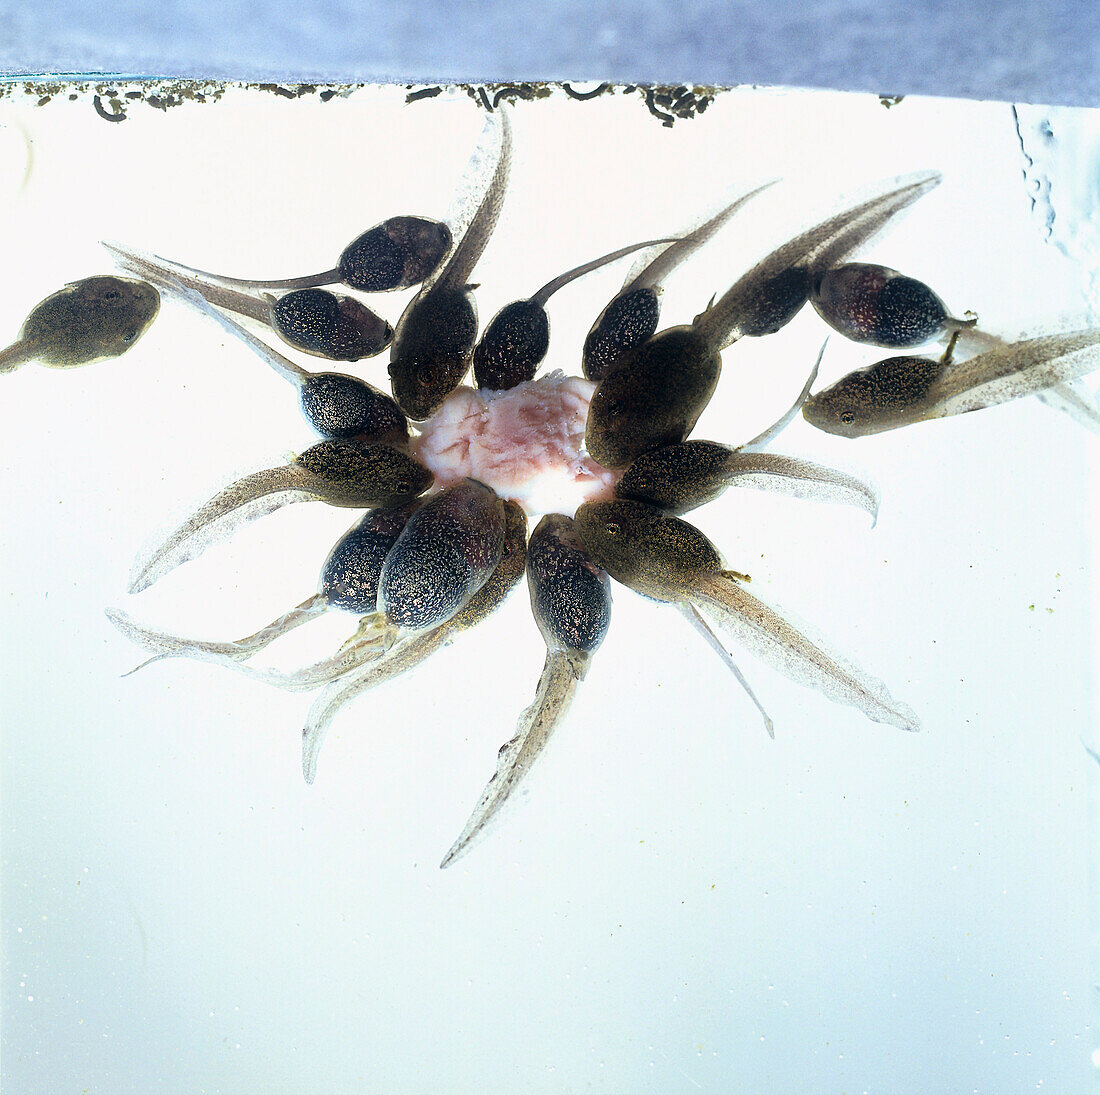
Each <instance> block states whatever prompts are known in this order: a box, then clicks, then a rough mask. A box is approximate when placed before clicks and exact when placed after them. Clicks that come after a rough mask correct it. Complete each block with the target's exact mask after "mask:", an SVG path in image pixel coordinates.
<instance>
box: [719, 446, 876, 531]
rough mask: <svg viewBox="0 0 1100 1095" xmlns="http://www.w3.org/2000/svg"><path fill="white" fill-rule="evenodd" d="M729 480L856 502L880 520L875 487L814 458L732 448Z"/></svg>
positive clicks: (812, 497) (739, 484) (813, 499)
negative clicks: (739, 450)
mask: <svg viewBox="0 0 1100 1095" xmlns="http://www.w3.org/2000/svg"><path fill="white" fill-rule="evenodd" d="M725 482H726V485H727V486H730V487H752V488H753V489H755V490H766V491H771V492H773V493H775V494H785V495H786V496H787V497H789V498H801V499H805V500H807V501H811V502H831V503H834V504H838V505H846V506H855V507H856V508H857V509H861V510H863V511H864V512H865V513H867V514H869V515H870V517H871V527H872V528H874V526H875V525H876V524H877V523H878V505H879V497H878V492H877V491H876V490H875V489H874V487H872V486H871V485H870V484H869V483H865V482H863V480H862V479H857V478H856V477H855V476H854V475H849V474H848V473H847V472H844V471H840V470H839V469H838V468H830V467H826V466H825V465H824V464H815V463H814V462H813V461H811V460H802V459H799V458H798V457H794V456H781V455H779V454H778V453H771V452H732V453H730V456H729V459H728V460H727V461H726V464H725Z"/></svg>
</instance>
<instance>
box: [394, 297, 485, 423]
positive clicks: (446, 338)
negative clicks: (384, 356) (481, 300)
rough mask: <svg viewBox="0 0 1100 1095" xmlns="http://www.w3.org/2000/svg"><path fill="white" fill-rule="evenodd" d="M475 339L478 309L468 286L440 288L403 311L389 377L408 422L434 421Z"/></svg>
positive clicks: (456, 382)
mask: <svg viewBox="0 0 1100 1095" xmlns="http://www.w3.org/2000/svg"><path fill="white" fill-rule="evenodd" d="M476 338H477V309H476V308H475V306H474V295H473V293H471V292H470V291H469V290H468V289H467V288H466V287H465V286H459V287H451V286H449V285H439V284H437V285H436V286H434V287H433V288H432V289H431V290H430V291H429V292H428V293H426V294H425V295H423V296H418V297H416V298H415V299H414V300H413V301H412V303H411V304H410V305H409V306H408V308H406V309H405V314H404V315H403V316H402V317H401V319H400V320H399V321H398V323H397V334H396V335H395V336H394V342H393V349H392V350H391V352H390V365H389V372H390V381H391V384H392V387H393V397H394V399H396V400H397V403H398V405H399V406H400V407H401V409H402V410H403V411H404V412H405V413H406V414H407V415H408V416H409V417H410V418H412V419H415V420H417V421H423V420H424V419H426V418H430V417H431V416H432V415H433V414H434V413H435V412H436V411H437V410H439V408H440V406H441V405H442V403H443V401H444V400H445V399H446V398H447V396H449V395H450V394H451V392H453V391H454V390H455V388H457V387H458V385H459V384H460V383H461V382H462V378H463V377H464V376H465V375H466V372H467V370H468V369H469V368H470V355H471V354H472V353H473V349H474V340H475V339H476Z"/></svg>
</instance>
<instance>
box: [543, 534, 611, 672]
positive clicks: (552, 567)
mask: <svg viewBox="0 0 1100 1095" xmlns="http://www.w3.org/2000/svg"><path fill="white" fill-rule="evenodd" d="M527 582H528V585H529V587H530V590H531V609H532V611H533V612H534V616H535V622H536V623H537V624H538V626H539V630H540V631H541V632H542V636H543V638H544V639H545V640H546V645H547V647H549V648H550V649H552V650H553V649H559V648H565V649H568V650H581V651H585V652H586V653H591V652H592V651H593V650H595V649H596V648H597V647H598V646H599V645H600V643H602V642H603V639H604V636H605V635H606V634H607V628H608V625H609V624H610V622H611V594H610V589H609V586H610V584H609V582H608V578H607V575H606V574H605V573H604V572H603V571H602V570H601V569H600V568H599V567H598V566H596V564H595V563H594V562H593V561H592V558H591V556H590V555H589V554H588V552H587V551H586V550H585V547H584V544H583V543H582V542H581V538H580V537H579V536H578V535H577V532H576V529H575V528H574V527H573V522H572V521H571V520H570V519H569V518H568V517H565V516H563V515H562V514H560V513H551V514H547V516H545V517H544V518H543V519H542V520H541V521H540V522H539V524H538V526H537V527H536V528H535V531H534V532H533V533H531V541H530V543H529V544H528V546H527Z"/></svg>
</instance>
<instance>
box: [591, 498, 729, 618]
mask: <svg viewBox="0 0 1100 1095" xmlns="http://www.w3.org/2000/svg"><path fill="white" fill-rule="evenodd" d="M574 521H575V522H576V528H577V532H578V533H579V535H580V538H581V540H582V541H583V543H584V546H585V547H586V548H587V549H588V551H589V552H590V554H591V556H592V558H593V559H594V560H595V561H596V562H597V563H598V564H599V565H600V566H601V567H603V569H604V570H606V571H607V572H608V573H609V574H610V575H611V577H612V578H614V579H615V580H616V581H617V582H622V584H623V585H625V586H628V587H629V588H630V589H633V590H635V591H636V592H637V593H641V594H642V595H643V596H646V597H652V598H653V599H654V600H656V601H676V600H680V599H682V598H683V597H684V596H685V590H687V589H688V588H690V586H691V583H692V581H693V579H695V577H696V576H697V575H699V574H700V573H718V572H719V571H721V569H722V559H721V556H720V555H719V554H718V551H717V549H716V548H715V547H714V545H713V544H712V543H711V542H710V540H708V539H707V538H706V536H704V535H703V534H702V533H701V532H700V531H699V530H698V529H697V528H695V527H694V526H693V525H689V524H688V523H687V522H686V521H681V520H680V519H679V518H678V517H670V516H669V515H668V514H666V513H663V512H662V511H661V510H659V509H657V507H656V506H651V505H649V504H648V503H646V502H635V501H633V500H631V499H627V498H621V499H616V500H615V501H613V502H586V503H585V504H584V505H583V506H581V507H580V508H579V509H578V510H577V515H576V517H575V518H574Z"/></svg>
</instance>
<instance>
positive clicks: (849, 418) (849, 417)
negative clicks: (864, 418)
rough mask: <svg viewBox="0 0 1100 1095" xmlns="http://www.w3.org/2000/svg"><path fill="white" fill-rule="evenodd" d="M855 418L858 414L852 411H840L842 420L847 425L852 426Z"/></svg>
mask: <svg viewBox="0 0 1100 1095" xmlns="http://www.w3.org/2000/svg"><path fill="white" fill-rule="evenodd" d="M855 420H856V416H855V415H854V414H852V412H851V411H841V412H840V421H841V422H843V423H844V425H845V426H850V425H851V424H852V423H853V422H854V421H855Z"/></svg>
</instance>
